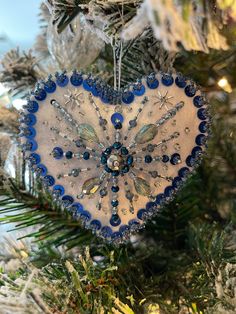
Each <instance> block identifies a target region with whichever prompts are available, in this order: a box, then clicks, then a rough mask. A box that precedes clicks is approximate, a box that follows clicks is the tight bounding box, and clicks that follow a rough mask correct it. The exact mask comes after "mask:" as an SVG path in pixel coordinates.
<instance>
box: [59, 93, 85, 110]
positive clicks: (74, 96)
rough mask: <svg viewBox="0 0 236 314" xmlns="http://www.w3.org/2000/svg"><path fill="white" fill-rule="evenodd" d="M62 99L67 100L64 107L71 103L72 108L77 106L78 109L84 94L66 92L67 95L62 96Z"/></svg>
mask: <svg viewBox="0 0 236 314" xmlns="http://www.w3.org/2000/svg"><path fill="white" fill-rule="evenodd" d="M64 97H65V98H66V99H67V100H66V102H65V105H67V104H69V103H71V105H72V108H74V107H75V105H77V106H78V107H79V108H80V105H81V104H82V103H83V102H84V94H83V93H78V92H77V91H76V89H75V90H73V91H71V90H69V89H68V90H67V94H64Z"/></svg>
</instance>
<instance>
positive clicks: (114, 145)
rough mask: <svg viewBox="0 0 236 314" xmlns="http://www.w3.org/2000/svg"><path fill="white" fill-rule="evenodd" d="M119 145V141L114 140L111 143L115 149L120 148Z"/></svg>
mask: <svg viewBox="0 0 236 314" xmlns="http://www.w3.org/2000/svg"><path fill="white" fill-rule="evenodd" d="M121 146H122V144H121V143H120V142H115V143H114V144H113V147H114V148H115V149H120V148H121Z"/></svg>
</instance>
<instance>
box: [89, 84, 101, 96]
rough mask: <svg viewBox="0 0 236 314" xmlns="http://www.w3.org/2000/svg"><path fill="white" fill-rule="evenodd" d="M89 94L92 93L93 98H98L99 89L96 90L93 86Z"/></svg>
mask: <svg viewBox="0 0 236 314" xmlns="http://www.w3.org/2000/svg"><path fill="white" fill-rule="evenodd" d="M91 92H92V94H93V96H95V97H98V96H99V95H100V90H99V88H97V86H96V85H94V86H93V87H92V90H91Z"/></svg>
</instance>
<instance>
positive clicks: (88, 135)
mask: <svg viewBox="0 0 236 314" xmlns="http://www.w3.org/2000/svg"><path fill="white" fill-rule="evenodd" d="M78 134H79V136H80V138H81V139H82V140H84V141H87V142H92V143H98V144H99V143H100V141H99V138H98V136H97V133H96V132H95V130H94V128H93V127H92V126H91V125H90V124H87V123H83V124H80V125H79V127H78Z"/></svg>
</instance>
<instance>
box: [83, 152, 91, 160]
mask: <svg viewBox="0 0 236 314" xmlns="http://www.w3.org/2000/svg"><path fill="white" fill-rule="evenodd" d="M83 158H84V160H88V159H89V158H90V153H89V152H84V153H83Z"/></svg>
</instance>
